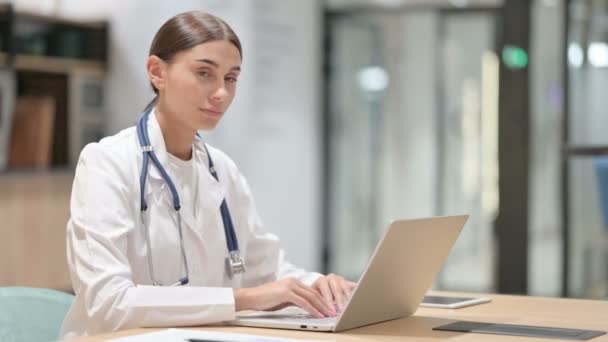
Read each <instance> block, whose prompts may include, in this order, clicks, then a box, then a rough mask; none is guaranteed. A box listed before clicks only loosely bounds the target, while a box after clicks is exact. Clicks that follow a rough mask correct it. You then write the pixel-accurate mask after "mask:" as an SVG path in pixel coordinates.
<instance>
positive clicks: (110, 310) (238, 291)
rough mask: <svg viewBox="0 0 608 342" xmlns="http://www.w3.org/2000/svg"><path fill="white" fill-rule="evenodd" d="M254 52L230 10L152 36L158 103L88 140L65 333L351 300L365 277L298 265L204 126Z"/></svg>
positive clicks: (75, 202)
mask: <svg viewBox="0 0 608 342" xmlns="http://www.w3.org/2000/svg"><path fill="white" fill-rule="evenodd" d="M241 57H242V51H241V44H240V42H239V39H238V38H237V36H236V35H235V34H234V32H233V31H232V30H231V29H230V27H229V26H228V25H227V24H226V23H225V22H224V21H222V20H221V19H219V18H217V17H214V16H212V15H209V14H205V13H202V12H187V13H182V14H179V15H177V16H175V17H173V18H171V19H170V20H169V21H167V22H166V23H165V24H164V25H163V26H162V27H161V28H160V30H159V31H158V33H157V34H156V36H155V37H154V40H153V42H152V46H151V49H150V54H149V58H148V62H147V71H148V76H149V79H150V82H151V85H152V88H153V90H154V92H155V93H156V98H155V99H154V101H152V103H151V104H150V105H149V106H148V108H146V110H145V111H144V114H143V115H142V116H141V117H140V119H139V121H138V125H137V127H131V128H128V129H126V130H124V131H122V132H120V133H118V134H116V135H115V136H112V137H108V138H105V139H103V140H101V141H100V142H99V143H93V144H89V145H87V146H86V147H85V148H84V149H83V151H82V153H81V154H80V159H79V161H78V166H77V168H76V175H75V179H74V185H73V189H72V200H71V218H70V221H69V222H68V226H67V245H68V248H67V249H68V263H69V267H70V272H71V278H72V284H73V287H74V291H75V293H76V299H75V301H74V304H73V305H72V307H71V309H70V311H69V313H68V315H67V317H66V319H65V321H64V323H63V327H62V336H63V337H64V338H69V337H74V336H79V335H90V334H98V333H103V332H109V331H113V330H118V329H125V328H135V327H161V326H186V325H200V324H206V323H214V322H221V321H226V320H231V319H234V317H235V312H236V311H239V310H277V309H280V308H283V307H286V306H290V305H296V306H299V307H301V308H303V309H305V310H306V311H308V312H309V313H311V314H313V315H315V316H317V317H326V316H334V315H336V309H337V310H338V311H339V310H341V309H342V307H343V305H344V304H345V301H346V300H347V298H348V297H349V296H350V294H351V292H352V290H353V288H354V285H355V284H354V283H352V282H349V281H346V280H345V279H344V278H342V277H339V276H336V275H328V276H322V275H320V274H318V273H309V272H306V271H304V270H301V269H298V268H296V267H294V266H293V265H291V264H289V263H288V262H287V261H285V260H284V259H283V253H282V251H281V250H280V248H279V244H278V240H277V238H276V237H275V236H274V235H272V234H269V233H268V232H266V231H265V230H264V229H263V228H262V227H261V224H260V220H259V218H258V215H257V213H256V209H255V206H254V203H253V198H252V195H251V192H250V189H249V186H248V184H247V182H246V181H245V179H244V177H243V176H242V175H241V173H240V172H239V171H238V169H237V168H236V166H235V164H234V162H233V161H232V160H230V158H228V157H227V156H226V155H225V154H224V153H222V152H221V151H219V150H217V149H215V148H212V147H210V146H208V145H207V144H205V143H204V142H203V140H202V139H201V138H200V137H199V136H198V135H197V134H196V132H197V130H211V129H213V128H215V126H216V125H217V124H218V123H219V121H220V119H221V118H222V116H223V114H224V112H225V111H226V110H227V109H228V107H229V105H230V103H231V102H232V99H233V98H234V95H235V92H236V83H237V79H238V76H239V73H240V71H241ZM228 208H229V209H231V211H230V210H228ZM227 245H228V248H227ZM242 263H244V269H245V272H243V267H242V266H243V265H242ZM171 284H174V285H178V286H158V285H171ZM179 285H186V286H179ZM334 304H335V305H334Z"/></svg>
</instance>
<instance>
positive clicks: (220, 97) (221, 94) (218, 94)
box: [211, 82, 230, 103]
mask: <svg viewBox="0 0 608 342" xmlns="http://www.w3.org/2000/svg"><path fill="white" fill-rule="evenodd" d="M228 96H230V94H228V91H227V90H226V84H225V83H224V82H222V83H221V84H220V86H219V87H217V89H216V90H215V91H214V92H213V93H211V100H213V101H214V102H218V103H222V102H225V101H226V100H227V99H228Z"/></svg>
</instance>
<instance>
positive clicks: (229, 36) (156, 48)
mask: <svg viewBox="0 0 608 342" xmlns="http://www.w3.org/2000/svg"><path fill="white" fill-rule="evenodd" d="M217 40H227V41H229V42H230V43H232V44H234V46H236V48H237V49H238V50H239V54H240V55H241V57H242V56H243V51H242V48H241V42H240V40H239V37H237V35H236V33H234V31H232V29H231V28H230V26H228V24H226V22H225V21H223V20H222V19H220V18H218V17H216V16H214V15H211V14H209V13H205V12H201V11H190V12H184V13H180V14H178V15H176V16H174V17H173V18H171V19H169V20H167V22H165V23H164V24H163V26H161V27H160V29H159V30H158V32H156V35H155V36H154V39H153V40H152V45H151V46H150V53H149V56H153V55H154V56H157V57H158V58H160V59H162V60H164V61H165V62H170V61H171V59H173V57H174V56H175V54H177V53H178V52H180V51H183V50H188V49H191V48H193V47H195V46H197V45H199V44H203V43H207V42H212V41H217ZM150 86H152V90H153V91H154V93H155V94H156V95H157V96H158V89H156V87H155V86H154V84H152V82H150ZM155 100H156V99H155ZM155 100H153V101H152V103H151V104H153V103H154V102H155Z"/></svg>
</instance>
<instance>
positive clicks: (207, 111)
mask: <svg viewBox="0 0 608 342" xmlns="http://www.w3.org/2000/svg"><path fill="white" fill-rule="evenodd" d="M200 110H201V111H202V112H203V113H205V114H208V115H211V116H221V115H222V114H223V113H222V112H220V111H217V110H213V109H206V108H201V109H200Z"/></svg>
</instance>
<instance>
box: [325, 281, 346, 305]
mask: <svg viewBox="0 0 608 342" xmlns="http://www.w3.org/2000/svg"><path fill="white" fill-rule="evenodd" d="M329 288H330V289H331V293H332V294H333V295H334V298H335V299H336V305H338V310H339V311H340V312H342V309H344V293H343V291H342V287H341V286H340V285H339V284H338V283H337V281H336V279H335V278H333V279H329Z"/></svg>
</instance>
